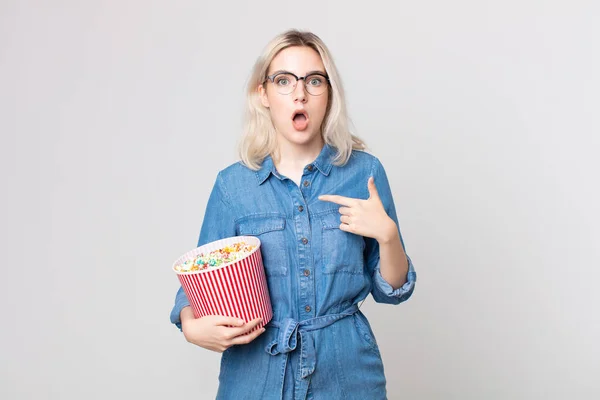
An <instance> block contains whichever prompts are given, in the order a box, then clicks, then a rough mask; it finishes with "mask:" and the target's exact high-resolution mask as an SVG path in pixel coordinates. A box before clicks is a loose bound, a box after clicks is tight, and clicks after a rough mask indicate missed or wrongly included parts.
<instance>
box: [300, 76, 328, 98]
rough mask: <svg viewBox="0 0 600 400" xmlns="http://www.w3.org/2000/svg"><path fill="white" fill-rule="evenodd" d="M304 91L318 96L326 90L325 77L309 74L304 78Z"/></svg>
mask: <svg viewBox="0 0 600 400" xmlns="http://www.w3.org/2000/svg"><path fill="white" fill-rule="evenodd" d="M304 86H306V91H307V92H308V93H310V94H312V95H313V96H318V95H321V94H323V93H325V91H326V90H327V79H326V78H325V77H324V76H321V75H309V76H307V77H306V79H305V80H304Z"/></svg>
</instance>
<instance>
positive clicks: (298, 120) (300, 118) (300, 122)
mask: <svg viewBox="0 0 600 400" xmlns="http://www.w3.org/2000/svg"><path fill="white" fill-rule="evenodd" d="M307 126H308V121H307V120H306V116H304V115H303V114H296V116H294V129H296V130H297V131H303V130H305V129H306V127H307Z"/></svg>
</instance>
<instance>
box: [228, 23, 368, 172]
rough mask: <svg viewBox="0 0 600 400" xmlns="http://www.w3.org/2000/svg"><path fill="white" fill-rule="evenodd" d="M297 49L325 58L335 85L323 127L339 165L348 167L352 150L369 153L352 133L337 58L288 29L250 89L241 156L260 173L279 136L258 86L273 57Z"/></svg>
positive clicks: (314, 39) (259, 65)
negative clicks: (304, 48) (299, 47)
mask: <svg viewBox="0 0 600 400" xmlns="http://www.w3.org/2000/svg"><path fill="white" fill-rule="evenodd" d="M293 46H305V47H310V48H312V49H313V50H315V51H316V52H317V53H319V55H320V56H321V60H322V61H323V65H324V66H325V71H326V72H327V75H328V76H329V80H330V82H331V87H330V91H329V93H330V96H329V103H328V104H327V111H326V113H325V118H324V119H323V124H322V132H321V133H322V135H323V140H324V142H325V143H327V144H329V145H331V146H332V147H334V148H335V149H336V150H337V154H336V157H335V159H334V164H335V165H344V164H345V163H346V162H347V161H348V159H349V158H350V155H351V154H352V150H353V149H355V150H365V149H366V144H365V143H364V142H363V140H361V139H360V138H358V137H357V136H355V135H353V134H352V132H350V120H349V118H348V111H347V108H346V99H345V96H344V89H343V87H342V82H341V78H340V75H339V73H338V70H337V68H336V67H335V64H334V62H333V57H332V56H331V53H330V52H329V49H327V46H325V43H323V41H322V40H321V39H320V38H319V37H318V36H317V35H315V34H313V33H311V32H306V31H299V30H295V29H292V30H288V31H286V32H283V33H281V34H279V35H278V36H276V37H275V38H274V39H273V40H271V42H270V43H269V44H267V46H266V47H265V49H264V51H263V53H262V55H261V56H260V57H259V58H258V59H257V60H256V63H255V64H254V67H253V69H252V74H251V76H250V79H249V80H248V84H247V87H246V105H247V108H246V112H245V116H244V129H243V134H242V137H241V140H240V141H239V145H238V154H239V157H240V159H241V161H242V163H243V164H244V165H246V166H247V167H248V168H250V169H253V170H258V169H259V168H260V165H261V164H262V161H263V160H264V158H265V157H266V156H268V155H269V154H273V153H274V152H275V151H276V146H277V133H276V130H275V126H273V122H272V121H271V116H270V114H269V110H268V109H267V108H266V107H264V106H263V105H262V103H261V101H260V97H259V92H258V87H259V86H260V85H262V84H263V82H264V80H265V78H266V76H267V71H268V70H269V66H270V65H271V61H273V58H275V56H277V54H279V52H280V51H282V50H284V49H286V48H288V47H293Z"/></svg>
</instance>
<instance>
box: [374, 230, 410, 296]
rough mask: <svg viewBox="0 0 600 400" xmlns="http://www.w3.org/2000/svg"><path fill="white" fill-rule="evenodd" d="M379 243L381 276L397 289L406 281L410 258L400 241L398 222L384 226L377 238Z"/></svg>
mask: <svg viewBox="0 0 600 400" xmlns="http://www.w3.org/2000/svg"><path fill="white" fill-rule="evenodd" d="M377 242H378V243H379V268H380V272H381V276H382V277H383V279H385V280H386V281H387V282H388V283H389V284H390V285H391V286H392V288H394V290H395V289H397V288H399V287H402V285H404V284H405V283H406V276H407V274H408V260H407V258H406V253H405V252H404V248H403V247H402V242H401V241H400V234H399V233H398V227H397V226H396V223H395V222H394V221H393V220H392V219H390V223H389V224H388V225H387V226H386V227H383V228H382V235H381V236H380V237H379V238H377Z"/></svg>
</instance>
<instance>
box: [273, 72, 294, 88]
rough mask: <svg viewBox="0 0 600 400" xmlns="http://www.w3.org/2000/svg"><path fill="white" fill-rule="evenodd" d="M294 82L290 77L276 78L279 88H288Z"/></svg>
mask: <svg viewBox="0 0 600 400" xmlns="http://www.w3.org/2000/svg"><path fill="white" fill-rule="evenodd" d="M291 82H292V78H291V77H290V76H289V75H285V74H282V75H278V76H276V77H275V84H276V85H277V86H288V85H289V84H290V83H291Z"/></svg>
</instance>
